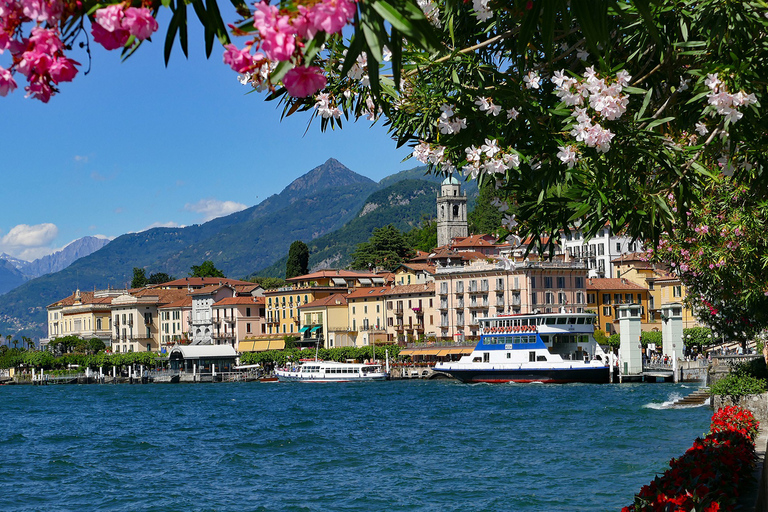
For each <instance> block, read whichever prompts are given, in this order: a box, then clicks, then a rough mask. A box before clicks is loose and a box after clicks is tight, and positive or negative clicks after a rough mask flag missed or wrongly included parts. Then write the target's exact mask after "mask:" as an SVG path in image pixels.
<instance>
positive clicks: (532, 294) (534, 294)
mask: <svg viewBox="0 0 768 512" xmlns="http://www.w3.org/2000/svg"><path fill="white" fill-rule="evenodd" d="M531 304H538V303H537V302H536V292H531Z"/></svg>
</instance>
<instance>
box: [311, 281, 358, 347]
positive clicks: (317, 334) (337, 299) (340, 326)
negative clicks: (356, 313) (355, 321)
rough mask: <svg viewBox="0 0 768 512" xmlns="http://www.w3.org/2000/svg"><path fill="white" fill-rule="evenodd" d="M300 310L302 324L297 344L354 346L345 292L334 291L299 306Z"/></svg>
mask: <svg viewBox="0 0 768 512" xmlns="http://www.w3.org/2000/svg"><path fill="white" fill-rule="evenodd" d="M300 311H301V324H302V326H301V328H299V335H300V336H301V340H300V342H299V343H298V344H299V345H301V346H309V347H314V346H316V345H317V346H320V347H325V348H334V347H350V346H354V344H355V342H354V337H353V336H352V335H351V334H352V333H351V331H350V329H349V314H348V311H347V297H346V295H345V294H343V293H334V294H333V295H329V296H328V297H323V298H322V299H317V300H314V301H312V302H310V303H309V304H304V305H303V306H301V308H300Z"/></svg>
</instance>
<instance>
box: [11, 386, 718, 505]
mask: <svg viewBox="0 0 768 512" xmlns="http://www.w3.org/2000/svg"><path fill="white" fill-rule="evenodd" d="M694 388H695V386H693V385H687V386H686V385H679V384H623V385H587V384H568V385H537V384H527V385H521V384H511V385H486V384H478V385H466V384H460V383H457V382H453V381H389V382H371V383H350V384H280V383H255V382H254V383H241V384H187V385H184V384H177V385H173V384H168V385H162V384H157V385H143V386H142V385H79V386H77V385H69V386H35V387H32V386H3V387H0V401H1V402H0V403H1V404H2V414H1V415H0V425H2V428H0V447H1V449H2V459H1V460H0V490H1V491H0V511H33V510H34V511H38V510H40V511H53V510H63V511H70V510H71V511H91V510H125V511H134V510H142V511H190V510H200V511H213V510H216V511H272V510H306V511H336V510H338V511H347V510H349V511H359V510H374V511H378V510H382V511H383V510H414V511H458V510H462V511H475V510H477V511H480V510H487V511H507V510H508V511H601V510H616V511H617V510H620V509H621V507H622V506H625V505H628V504H629V503H631V501H632V497H633V495H634V494H635V493H636V492H638V491H639V489H640V487H641V486H643V485H645V484H647V483H649V482H650V480H651V479H652V478H653V477H654V475H655V474H657V473H661V472H663V471H664V470H665V469H666V468H667V467H668V462H669V460H670V459H671V458H672V457H678V456H680V455H682V454H683V452H684V451H685V450H686V449H687V448H688V447H690V446H691V444H692V443H693V440H694V439H695V438H696V437H697V436H700V435H702V434H703V433H704V432H706V431H707V430H708V427H709V420H710V417H711V415H712V410H711V409H710V408H709V407H706V406H705V407H698V408H688V409H669V408H664V407H662V404H664V403H665V402H668V401H670V400H671V399H672V398H675V397H676V396H684V395H686V394H688V393H690V392H692V391H693V390H694Z"/></svg>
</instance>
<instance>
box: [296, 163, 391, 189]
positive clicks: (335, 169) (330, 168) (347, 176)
mask: <svg viewBox="0 0 768 512" xmlns="http://www.w3.org/2000/svg"><path fill="white" fill-rule="evenodd" d="M356 183H367V184H372V185H375V183H376V182H374V181H373V180H372V179H370V178H366V177H365V176H362V175H360V174H357V173H356V172H354V171H352V170H350V169H349V168H347V167H346V166H345V165H344V164H342V163H341V162H339V161H338V160H336V159H335V158H329V159H328V160H326V161H325V163H324V164H322V165H318V166H317V167H315V168H314V169H312V170H311V171H309V172H308V173H306V174H305V175H303V176H301V177H299V178H296V179H295V180H293V182H292V183H291V184H290V185H288V186H287V187H285V189H284V190H283V193H285V192H289V193H290V194H299V195H301V194H303V193H307V192H316V191H318V190H321V189H325V188H334V187H343V186H346V185H354V184H356Z"/></svg>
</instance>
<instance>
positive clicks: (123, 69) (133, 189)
mask: <svg viewBox="0 0 768 512" xmlns="http://www.w3.org/2000/svg"><path fill="white" fill-rule="evenodd" d="M190 15H191V9H190ZM225 21H227V20H225ZM196 33H197V31H196V30H193V31H192V32H191V33H190V45H189V54H190V55H189V59H188V60H187V59H185V58H184V55H183V53H182V52H181V50H180V48H179V47H178V43H177V45H176V47H175V48H174V51H173V54H172V56H171V62H170V64H169V66H168V68H166V67H165V65H164V61H163V55H162V54H163V45H162V42H163V40H164V37H165V28H164V27H163V26H162V23H161V28H160V31H159V32H158V34H156V36H155V40H154V42H152V43H150V44H145V45H144V46H143V47H142V48H141V49H140V50H139V51H138V52H137V53H136V54H134V55H133V56H132V57H131V58H129V59H128V60H127V61H125V62H121V61H120V54H119V52H117V51H115V52H107V51H104V50H103V49H101V48H100V47H99V48H95V47H94V46H92V63H91V71H90V73H89V74H88V75H85V74H84V71H85V70H87V68H88V59H87V55H86V54H85V51H84V50H79V49H77V50H74V51H72V52H71V54H70V56H71V57H72V58H74V59H75V60H78V61H80V62H81V63H82V64H83V65H82V66H81V71H80V73H79V74H78V76H77V77H76V78H75V80H74V82H72V83H68V84H63V85H62V87H61V93H60V94H57V95H56V96H54V97H52V98H51V100H50V102H49V103H48V104H43V103H41V102H39V101H37V100H32V99H25V98H24V91H23V90H22V87H23V85H22V83H21V81H22V80H23V77H20V78H19V77H17V80H18V81H19V86H20V87H19V89H17V90H16V91H15V92H14V93H11V94H9V95H8V96H6V97H5V98H2V97H0V112H2V118H3V120H4V122H3V129H2V137H1V138H0V154H2V163H0V169H2V173H1V174H2V188H0V200H1V202H0V211H2V214H0V253H2V252H6V253H8V254H11V255H13V256H16V257H20V258H23V259H30V260H31V259H34V258H35V257H39V256H42V255H44V254H48V253H50V252H52V251H54V250H58V249H60V248H62V247H63V246H65V245H66V244H68V243H69V242H71V241H72V240H75V239H77V238H80V237H82V236H87V235H102V236H107V237H115V236H118V235H121V234H123V233H127V232H131V231H141V230H144V229H147V228H148V227H151V226H158V225H168V226H177V225H189V224H195V223H200V222H203V221H205V220H208V219H209V218H211V217H212V216H215V215H217V214H221V213H224V212H229V213H231V212H232V211H236V210H237V209H242V208H243V207H244V206H246V207H247V206H252V205H254V204H257V203H258V202H260V201H262V200H264V199H266V198H267V197H268V196H270V195H272V194H276V193H279V192H280V191H281V190H282V189H283V188H284V187H285V186H286V185H288V184H289V183H290V182H291V181H293V180H294V179H296V178H298V177H299V176H301V175H302V174H304V173H306V172H307V171H309V170H310V169H312V168H314V167H316V166H318V165H320V164H322V163H323V162H325V161H326V160H327V159H328V158H330V157H334V158H336V159H338V160H339V161H340V162H341V163H343V164H344V165H346V166H347V167H349V168H350V169H351V170H353V171H355V172H357V173H359V174H362V175H364V176H368V177H369V178H371V179H373V180H376V181H378V180H380V179H381V178H383V177H385V176H387V175H389V174H392V173H394V172H397V171H400V170H403V169H410V168H413V167H415V166H416V165H417V164H418V162H416V161H415V160H409V161H407V162H402V160H403V158H405V157H406V156H407V154H408V153H409V151H408V150H407V149H406V148H401V149H399V150H398V149H396V147H395V143H394V141H392V140H391V139H390V138H389V137H388V136H387V135H386V131H385V129H384V128H382V127H381V126H374V127H373V128H371V126H370V123H369V122H367V121H365V120H361V121H360V122H358V123H355V124H348V125H345V127H344V129H343V130H336V131H334V132H332V131H328V132H326V133H321V132H320V129H319V123H313V125H312V127H311V128H310V129H309V131H308V132H307V134H306V135H304V132H305V130H306V126H307V122H308V120H309V117H308V115H306V114H297V115H294V116H292V117H291V118H288V119H286V120H283V121H282V122H281V121H280V109H279V108H278V106H277V103H276V102H266V101H264V95H262V94H259V93H252V94H246V93H247V92H248V90H249V87H247V86H243V85H241V84H240V83H239V82H238V81H237V75H236V73H234V72H233V71H231V70H230V69H229V68H228V67H227V66H226V65H224V64H223V63H222V60H221V55H222V51H221V48H220V47H215V48H214V51H213V54H212V55H211V59H210V60H206V59H205V51H204V47H203V43H202V38H201V37H199V36H196V35H195V34H196ZM6 57H7V54H6V55H4V56H0V58H1V59H2V60H0V63H2V64H3V65H7V64H8V63H7V62H5V59H6Z"/></svg>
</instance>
